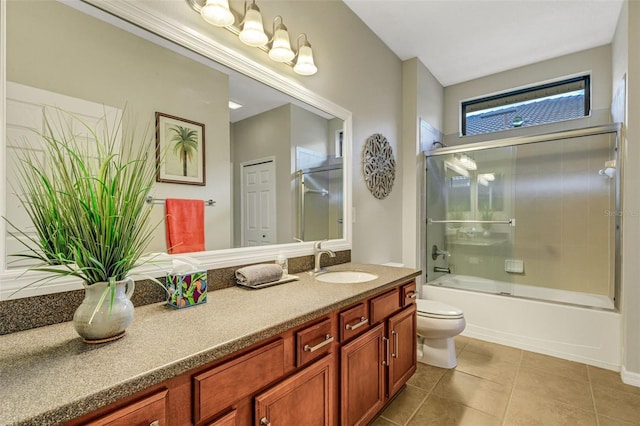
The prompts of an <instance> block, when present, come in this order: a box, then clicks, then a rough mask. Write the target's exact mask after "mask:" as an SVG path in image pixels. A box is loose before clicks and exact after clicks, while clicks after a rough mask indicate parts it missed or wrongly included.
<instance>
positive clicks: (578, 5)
mask: <svg viewBox="0 0 640 426" xmlns="http://www.w3.org/2000/svg"><path fill="white" fill-rule="evenodd" d="M344 1H345V3H346V4H347V6H349V7H350V8H351V9H352V10H353V11H354V12H355V13H356V14H357V15H358V16H359V17H360V19H362V21H363V22H364V23H365V24H366V25H367V26H369V28H371V30H372V31H373V32H374V33H376V34H377V35H378V37H380V39H381V40H382V41H383V42H384V43H385V44H386V45H387V46H388V47H389V48H390V49H391V50H392V51H393V52H395V54H396V55H397V56H398V57H399V58H400V59H401V60H406V59H410V58H413V57H417V58H418V59H420V61H421V62H422V63H423V64H424V65H425V66H426V67H427V68H428V69H429V71H431V73H432V74H433V75H434V76H435V77H436V78H437V79H438V81H439V82H440V84H442V85H443V86H445V87H446V86H450V85H453V84H457V83H462V82H465V81H468V80H473V79H476V78H479V77H484V76H487V75H491V74H495V73H498V72H501V71H506V70H510V69H513V68H517V67H520V66H524V65H529V64H532V63H536V62H540V61H544V60H546V59H551V58H555V57H558V56H563V55H566V54H569V53H573V52H578V51H581V50H585V49H590V48H592V47H597V46H602V45H605V44H609V43H611V41H612V39H613V35H614V32H615V29H616V25H617V22H618V16H619V15H620V10H621V7H622V1H623V0H502V1H494V0H344Z"/></svg>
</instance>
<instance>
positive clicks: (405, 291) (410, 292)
mask: <svg viewBox="0 0 640 426" xmlns="http://www.w3.org/2000/svg"><path fill="white" fill-rule="evenodd" d="M400 297H401V298H402V299H401V300H400V305H402V306H403V307H405V306H409V305H413V304H414V303H416V299H417V298H418V293H417V292H416V282H415V281H413V282H410V283H409V284H405V285H403V286H402V287H401V291H400Z"/></svg>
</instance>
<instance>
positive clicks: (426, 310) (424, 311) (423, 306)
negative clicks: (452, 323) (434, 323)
mask: <svg viewBox="0 0 640 426" xmlns="http://www.w3.org/2000/svg"><path fill="white" fill-rule="evenodd" d="M416 303H417V305H418V315H420V316H424V317H431V318H452V319H453V318H462V317H463V312H462V310H460V309H458V308H455V307H453V306H450V305H447V304H446V303H442V302H438V301H437V300H425V299H418V300H416Z"/></svg>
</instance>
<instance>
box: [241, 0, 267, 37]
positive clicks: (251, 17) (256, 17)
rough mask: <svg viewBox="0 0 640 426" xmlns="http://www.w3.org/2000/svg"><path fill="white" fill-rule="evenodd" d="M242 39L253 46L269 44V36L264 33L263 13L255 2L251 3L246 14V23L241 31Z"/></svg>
mask: <svg viewBox="0 0 640 426" xmlns="http://www.w3.org/2000/svg"><path fill="white" fill-rule="evenodd" d="M240 40H241V41H242V42H243V43H244V44H246V45H248V46H253V47H261V46H264V45H265V44H267V42H268V41H269V37H267V35H266V34H265V33H264V27H263V26H262V15H261V14H260V9H259V8H258V6H256V5H255V3H253V4H251V5H249V9H248V10H247V13H246V14H245V16H244V24H243V25H242V31H240Z"/></svg>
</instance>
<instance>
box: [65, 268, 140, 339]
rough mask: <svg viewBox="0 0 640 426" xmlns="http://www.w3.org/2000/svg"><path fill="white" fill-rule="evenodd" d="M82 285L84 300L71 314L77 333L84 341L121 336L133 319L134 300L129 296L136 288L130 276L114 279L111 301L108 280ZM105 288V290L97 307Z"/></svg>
mask: <svg viewBox="0 0 640 426" xmlns="http://www.w3.org/2000/svg"><path fill="white" fill-rule="evenodd" d="M83 285H84V300H83V301H82V303H81V304H80V306H79V307H78V309H76V312H75V313H74V315H73V326H74V327H75V329H76V331H77V332H78V334H79V335H80V336H81V337H82V338H83V339H84V341H85V342H87V343H103V342H108V341H111V340H115V339H118V338H120V337H122V336H124V333H125V330H126V329H127V327H128V326H129V324H131V322H132V321H133V303H131V300H130V299H131V296H132V295H133V290H134V289H135V283H134V281H133V279H131V278H125V279H124V280H122V281H117V282H116V286H115V296H114V298H113V304H112V303H111V294H110V291H109V290H108V283H106V282H99V283H94V284H91V285H87V284H86V283H85V284H83ZM105 291H106V292H107V294H106V295H105V296H104V300H103V301H102V304H101V306H100V308H99V309H97V310H96V306H98V304H99V303H100V299H101V298H102V297H103V294H104V293H105Z"/></svg>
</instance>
